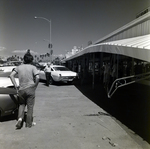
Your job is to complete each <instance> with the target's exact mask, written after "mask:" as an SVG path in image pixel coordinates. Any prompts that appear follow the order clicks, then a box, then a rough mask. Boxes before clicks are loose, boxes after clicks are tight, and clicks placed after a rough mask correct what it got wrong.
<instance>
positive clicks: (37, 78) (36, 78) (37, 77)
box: [34, 74, 40, 87]
mask: <svg viewBox="0 0 150 149" xmlns="http://www.w3.org/2000/svg"><path fill="white" fill-rule="evenodd" d="M39 80H40V78H39V75H38V74H37V75H36V76H35V82H34V83H35V86H36V87H37V86H38V84H39Z"/></svg>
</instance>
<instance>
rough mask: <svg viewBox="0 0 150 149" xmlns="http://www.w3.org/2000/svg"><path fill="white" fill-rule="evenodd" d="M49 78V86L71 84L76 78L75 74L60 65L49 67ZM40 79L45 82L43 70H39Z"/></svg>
mask: <svg viewBox="0 0 150 149" xmlns="http://www.w3.org/2000/svg"><path fill="white" fill-rule="evenodd" d="M50 71H51V77H50V84H51V85H52V84H54V83H55V82H65V83H69V84H70V83H72V82H73V80H74V79H75V78H76V77H77V76H78V74H77V73H76V72H73V71H71V70H69V69H68V68H67V67H65V66H61V65H50ZM39 75H40V79H41V80H46V77H45V72H44V69H42V70H40V74H39Z"/></svg>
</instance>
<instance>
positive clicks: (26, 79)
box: [15, 64, 39, 90]
mask: <svg viewBox="0 0 150 149" xmlns="http://www.w3.org/2000/svg"><path fill="white" fill-rule="evenodd" d="M15 71H16V72H17V73H18V77H19V89H20V90H23V89H26V88H28V87H31V86H32V85H34V79H35V76H36V75H39V71H38V70H37V68H36V67H35V66H33V65H31V64H22V65H20V66H18V67H16V68H15Z"/></svg>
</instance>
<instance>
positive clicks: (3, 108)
mask: <svg viewBox="0 0 150 149" xmlns="http://www.w3.org/2000/svg"><path fill="white" fill-rule="evenodd" d="M15 79H16V82H17V84H18V85H19V80H18V78H15ZM17 101H18V97H17V95H16V90H15V89H14V86H13V84H12V82H11V80H10V78H9V77H0V117H3V116H7V115H11V114H16V113H17V111H18V102H17Z"/></svg>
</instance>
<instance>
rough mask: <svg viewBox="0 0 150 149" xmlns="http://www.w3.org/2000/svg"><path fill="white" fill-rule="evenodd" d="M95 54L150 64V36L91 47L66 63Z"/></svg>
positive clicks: (73, 56)
mask: <svg viewBox="0 0 150 149" xmlns="http://www.w3.org/2000/svg"><path fill="white" fill-rule="evenodd" d="M93 52H105V53H112V54H120V55H124V56H129V57H133V58H137V59H140V60H144V61H148V62H150V34H148V35H144V36H138V37H133V38H128V39H122V40H116V41H109V42H105V43H100V44H95V45H91V46H89V47H87V48H85V49H84V50H82V51H80V52H78V53H76V54H75V55H72V56H71V57H69V58H67V59H66V61H67V60H71V59H73V58H76V57H78V56H81V55H83V54H87V53H93Z"/></svg>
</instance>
